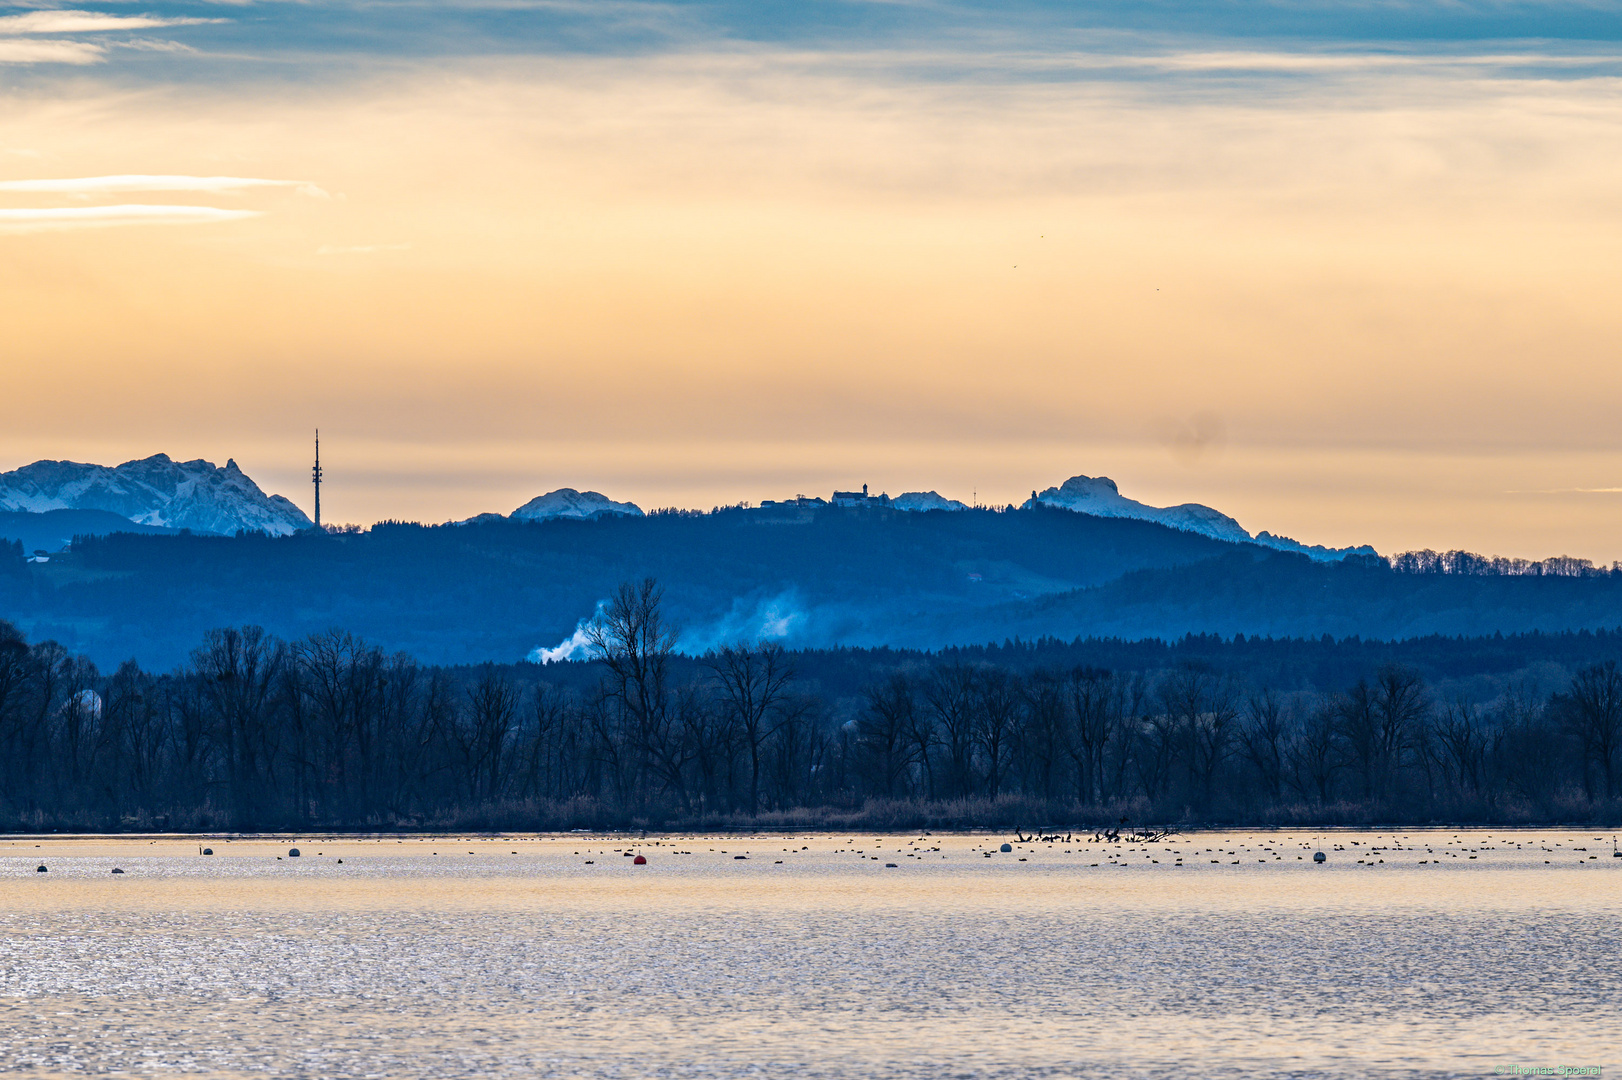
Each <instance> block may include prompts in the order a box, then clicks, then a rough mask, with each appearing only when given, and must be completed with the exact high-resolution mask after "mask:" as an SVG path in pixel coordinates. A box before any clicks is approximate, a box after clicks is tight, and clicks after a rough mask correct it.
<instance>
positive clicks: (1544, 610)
mask: <svg viewBox="0 0 1622 1080" xmlns="http://www.w3.org/2000/svg"><path fill="white" fill-rule="evenodd" d="M1402 566H1403V567H1404V568H1402V569H1393V568H1392V566H1390V565H1388V564H1387V563H1386V562H1385V561H1384V560H1381V559H1378V558H1373V557H1353V558H1351V559H1348V560H1346V561H1345V562H1342V563H1313V562H1311V561H1309V560H1308V559H1307V558H1305V557H1304V556H1299V555H1293V554H1288V553H1280V552H1274V551H1270V550H1268V549H1264V548H1260V547H1257V546H1255V545H1249V544H1232V543H1227V542H1224V541H1219V540H1215V539H1212V538H1209V537H1205V536H1201V535H1197V534H1194V533H1187V532H1180V531H1177V530H1174V529H1170V528H1167V527H1165V526H1162V525H1158V524H1154V523H1151V522H1144V521H1136V520H1131V519H1121V518H1097V517H1090V516H1087V515H1084V514H1077V513H1072V512H1070V511H1066V510H1057V509H1050V508H1041V507H1039V508H1037V509H1033V510H1003V511H991V510H972V511H963V512H956V513H948V512H930V513H897V512H884V511H851V510H839V509H826V510H820V511H816V512H809V513H805V514H803V515H793V514H776V515H774V514H772V513H771V512H767V511H760V510H743V509H723V510H720V511H716V512H713V513H707V514H696V513H656V514H652V515H649V516H648V517H645V518H626V517H605V518H600V519H598V520H587V521H579V520H554V521H543V522H521V521H511V520H491V521H482V522H476V523H472V524H467V525H445V526H420V525H411V524H399V523H383V524H379V525H377V526H374V527H373V528H372V529H370V530H368V531H365V532H355V533H347V534H336V535H327V534H316V533H301V534H297V535H294V536H288V537H279V538H270V537H266V536H262V535H257V534H252V535H241V536H237V537H204V536H187V535H180V536H135V535H112V536H105V537H99V538H92V539H85V540H81V541H79V542H77V543H76V544H75V546H74V548H73V550H72V551H71V552H70V553H68V554H66V555H64V556H55V557H53V558H52V559H51V561H50V562H49V563H45V564H29V565H25V564H23V562H22V561H21V558H20V552H16V551H15V550H14V552H13V553H10V554H8V553H7V552H5V551H0V618H4V619H9V620H11V621H13V622H15V623H16V624H17V625H18V626H19V627H21V628H22V629H23V630H24V631H25V632H26V633H27V634H28V636H29V637H30V638H31V639H32V640H36V641H37V640H44V639H47V638H51V639H55V640H57V641H60V642H61V643H62V644H64V645H65V646H67V647H68V648H69V649H71V650H73V651H75V652H82V653H84V654H86V655H88V656H90V657H91V658H93V659H94V660H96V661H97V662H98V663H101V664H104V665H106V664H114V663H116V662H118V661H121V660H123V659H127V658H132V657H133V658H136V659H138V660H140V661H141V662H142V664H143V665H145V666H148V667H152V668H159V669H162V668H167V667H170V666H173V665H174V664H176V663H178V662H180V661H181V660H183V659H184V658H185V657H186V655H187V654H188V653H189V651H190V650H191V649H192V648H194V647H195V646H196V643H197V642H198V641H199V640H200V639H201V637H202V635H203V634H204V633H205V632H206V631H207V630H209V629H211V628H214V627H219V626H232V625H235V626H241V625H247V624H257V625H261V626H263V627H265V628H266V629H267V630H269V631H270V632H271V633H274V634H276V635H277V636H279V637H282V638H285V639H289V640H293V639H297V638H300V637H302V636H305V635H307V634H310V633H313V632H316V631H320V630H325V629H328V628H330V627H341V628H343V629H345V630H348V631H351V632H353V633H355V634H358V635H360V636H361V637H363V638H365V639H366V640H368V641H370V642H372V643H374V644H377V645H379V646H381V647H383V648H384V649H386V650H389V651H395V650H399V651H405V652H409V653H411V654H412V655H414V656H416V657H418V658H419V659H421V660H423V661H425V662H430V663H449V664H458V663H477V662H482V661H486V660H495V661H515V660H519V659H522V658H523V657H525V656H527V655H529V654H531V652H532V651H533V650H535V649H537V648H538V647H555V646H557V645H558V644H559V643H560V642H563V641H565V640H567V639H568V638H569V637H570V636H571V635H572V634H573V633H574V631H575V628H576V627H577V625H578V624H579V622H580V621H581V620H582V619H585V618H588V617H589V616H590V615H591V614H592V612H593V611H594V609H595V608H596V605H597V603H598V602H599V601H601V600H602V599H603V598H605V597H607V596H609V595H610V594H611V593H612V592H613V590H614V588H615V586H616V585H617V584H618V583H619V582H622V581H626V580H633V579H639V578H641V577H644V576H653V577H655V578H657V579H658V580H659V581H660V583H661V584H662V585H663V586H664V588H665V590H666V594H665V596H666V599H665V604H666V610H667V613H668V615H669V616H670V617H671V619H672V620H673V621H674V622H675V623H676V624H677V625H679V626H681V627H682V638H681V642H680V645H681V648H683V649H684V650H686V651H689V652H702V651H703V650H704V649H706V648H709V647H712V646H715V645H719V644H723V643H727V642H736V641H740V640H754V639H758V638H761V637H769V638H772V639H774V640H779V641H782V642H783V643H784V644H785V645H787V646H789V647H791V648H807V647H812V648H816V647H827V646H834V645H853V646H885V645H888V646H895V647H907V648H939V647H942V646H949V645H959V644H977V643H985V642H988V641H999V642H1000V641H1003V640H1004V639H1008V638H1014V637H1019V638H1023V639H1026V640H1030V639H1034V638H1039V637H1054V638H1059V639H1063V640H1071V639H1075V638H1078V637H1120V638H1126V639H1134V638H1146V637H1162V638H1166V639H1175V638H1180V637H1182V636H1183V635H1185V634H1187V633H1220V634H1223V635H1233V634H1235V633H1243V634H1245V635H1273V636H1291V637H1319V636H1321V635H1323V634H1330V635H1333V636H1335V637H1337V638H1340V637H1346V636H1350V635H1358V636H1361V637H1364V638H1402V637H1412V636H1422V635H1426V634H1468V635H1477V634H1488V635H1490V634H1492V633H1494V632H1502V633H1506V634H1509V633H1517V632H1523V631H1530V630H1539V631H1562V630H1575V629H1583V628H1603V627H1616V626H1622V575H1616V574H1613V573H1611V572H1608V571H1592V570H1589V571H1586V572H1579V573H1574V574H1573V573H1544V574H1527V573H1514V574H1505V573H1502V572H1494V571H1493V570H1492V568H1491V567H1483V566H1481V565H1478V564H1460V565H1459V566H1451V565H1450V566H1446V567H1435V566H1425V567H1419V568H1418V569H1421V570H1438V569H1449V570H1459V569H1464V570H1467V571H1470V572H1462V573H1461V572H1445V573H1444V572H1414V570H1415V567H1413V566H1409V565H1408V564H1402ZM1522 569H1523V570H1524V569H1525V568H1522ZM1574 569H1576V570H1578V571H1581V568H1574ZM1483 571H1485V572H1483Z"/></svg>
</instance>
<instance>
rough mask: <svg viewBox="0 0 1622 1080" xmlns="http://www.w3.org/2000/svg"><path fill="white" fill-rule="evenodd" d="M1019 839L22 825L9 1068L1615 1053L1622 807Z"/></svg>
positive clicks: (489, 1070) (312, 1068)
mask: <svg viewBox="0 0 1622 1080" xmlns="http://www.w3.org/2000/svg"><path fill="white" fill-rule="evenodd" d="M1011 839H1012V838H1010V837H1005V836H1001V835H992V834H989V833H981V834H975V835H970V836H965V835H953V836H939V835H935V836H929V835H922V834H907V835H904V836H883V837H876V836H874V835H872V834H852V833H845V834H838V835H832V836H830V835H816V836H795V837H780V836H750V837H738V836H730V837H650V838H647V839H641V840H638V839H634V838H627V837H620V838H604V837H595V836H594V837H586V836H565V837H540V838H537V837H510V836H509V837H497V838H489V837H482V838H468V837H443V836H441V837H427V838H411V839H405V840H396V839H394V838H392V837H390V838H381V839H376V838H373V839H364V840H363V839H356V838H343V839H339V838H333V837H319V836H317V837H311V836H301V837H279V838H256V839H240V838H239V839H232V840H226V839H205V840H203V841H201V843H203V844H207V845H208V846H211V847H212V848H213V849H214V851H215V852H216V854H214V855H212V856H204V855H201V854H199V851H198V846H199V841H196V840H192V839H188V838H174V837H142V838H129V839H106V838H69V839H61V838H40V837H32V838H12V839H9V840H7V841H4V842H0V1032H4V1033H5V1038H4V1039H3V1040H0V1072H19V1073H23V1074H26V1075H40V1076H48V1075H78V1074H86V1073H90V1074H124V1075H169V1074H197V1075H216V1076H310V1075H320V1076H332V1077H368V1076H376V1077H447V1076H450V1077H455V1076H542V1077H624V1078H634V1077H707V1078H708V1077H717V1078H730V1077H791V1076H792V1077H829V1078H845V1077H880V1078H887V1077H898V1078H899V1077H908V1078H910V1077H918V1078H925V1077H928V1078H935V1077H957V1076H962V1077H968V1076H986V1077H1073V1076H1074V1077H1095V1076H1096V1077H1229V1076H1232V1077H1239V1076H1245V1077H1255V1076H1262V1077H1284V1076H1289V1077H1316V1076H1323V1077H1342V1076H1374V1077H1387V1076H1389V1077H1442V1076H1447V1077H1455V1076H1491V1075H1495V1073H1496V1070H1501V1069H1502V1070H1506V1071H1507V1070H1511V1069H1513V1068H1515V1067H1517V1066H1538V1067H1542V1066H1562V1065H1564V1066H1606V1067H1609V1072H1610V1074H1611V1075H1613V1076H1615V1075H1617V1074H1618V1069H1622V1060H1619V1059H1622V1054H1619V1053H1618V1047H1619V1046H1622V1037H1619V1036H1618V1035H1617V1032H1618V1031H1622V945H1619V943H1618V931H1619V929H1622V918H1619V917H1622V858H1612V856H1611V851H1612V839H1611V837H1610V835H1609V834H1604V835H1601V834H1599V833H1594V832H1446V833H1438V832H1420V831H1415V830H1410V831H1408V832H1399V833H1333V834H1330V833H1312V832H1301V833H1204V834H1191V835H1187V836H1181V837H1173V838H1172V839H1170V840H1168V841H1166V842H1164V843H1159V844H1153V845H1142V844H1097V843H1087V842H1085V840H1084V839H1083V838H1076V840H1075V842H1071V843H1055V844H1045V843H1037V844H1018V845H1016V846H1015V847H1016V849H1015V850H1014V851H1012V852H1009V853H1006V854H1005V853H1002V852H1000V851H998V850H997V848H998V845H1000V843H1002V842H1003V841H1004V840H1011ZM295 844H296V845H297V846H298V847H299V848H300V849H301V852H302V854H301V856H300V857H299V858H297V859H293V858H289V857H287V851H288V848H289V847H290V846H292V845H295ZM1317 850H1322V851H1324V852H1325V853H1326V854H1327V855H1328V857H1329V859H1328V862H1327V863H1325V864H1324V865H1321V866H1319V865H1315V864H1314V863H1313V862H1312V861H1311V855H1312V853H1313V852H1314V851H1317ZM628 852H635V853H640V854H643V855H644V856H645V857H646V858H647V860H648V862H647V864H646V865H644V866H635V865H633V864H632V859H631V858H630V857H628V855H627V853H628ZM740 855H743V856H745V858H741V859H740V858H737V856H740ZM988 855H989V857H988ZM340 859H342V860H343V861H342V862H341V863H340V862H339V861H338V860H340ZM892 863H893V864H895V865H894V866H891V865H889V864H892ZM38 865H46V866H47V867H48V872H46V873H39V872H37V870H36V867H37V866H38ZM115 866H116V867H118V868H120V869H122V870H123V871H124V873H123V874H118V875H115V874H113V873H111V871H112V869H113V868H114V867H115ZM1498 1074H1499V1075H1502V1074H1501V1073H1498Z"/></svg>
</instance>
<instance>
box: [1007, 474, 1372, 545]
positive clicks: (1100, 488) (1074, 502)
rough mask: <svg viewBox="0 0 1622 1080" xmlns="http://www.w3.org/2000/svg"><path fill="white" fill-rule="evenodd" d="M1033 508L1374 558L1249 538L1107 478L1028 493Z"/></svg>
mask: <svg viewBox="0 0 1622 1080" xmlns="http://www.w3.org/2000/svg"><path fill="white" fill-rule="evenodd" d="M1033 503H1041V504H1042V505H1044V506H1057V507H1063V508H1064V509H1066V510H1074V511H1075V512H1077V513H1080V514H1091V515H1093V516H1094V517H1118V518H1137V519H1139V520H1142V521H1154V522H1158V523H1159V524H1161V525H1168V526H1170V527H1171V528H1173V529H1182V530H1183V531H1184V532H1193V533H1201V534H1202V535H1205V536H1210V537H1214V538H1215V539H1217V540H1227V541H1230V542H1233V543H1252V544H1261V545H1262V546H1264V547H1271V548H1277V549H1278V550H1280V551H1295V552H1300V553H1301V554H1303V555H1307V556H1309V557H1310V558H1313V559H1318V560H1321V561H1335V560H1339V559H1343V558H1345V557H1346V556H1347V555H1361V554H1366V555H1373V554H1374V549H1373V548H1371V547H1368V546H1367V545H1364V546H1362V547H1356V548H1326V547H1322V546H1319V545H1311V546H1308V545H1306V544H1301V543H1297V542H1296V541H1294V540H1291V539H1290V538H1289V537H1286V536H1275V535H1273V534H1272V533H1269V532H1261V533H1258V534H1256V535H1255V536H1251V535H1250V533H1249V532H1247V531H1246V530H1245V528H1244V527H1243V526H1241V525H1240V524H1239V522H1237V521H1235V520H1234V519H1233V518H1231V517H1229V516H1228V515H1227V514H1224V513H1222V512H1221V511H1220V510H1213V509H1212V508H1211V507H1209V506H1204V505H1202V504H1200V503H1183V504H1182V505H1180V506H1150V505H1148V504H1147V503H1141V502H1138V501H1137V500H1136V499H1129V498H1127V497H1126V496H1124V495H1122V494H1121V491H1120V488H1118V487H1117V486H1116V484H1115V481H1113V480H1111V479H1110V478H1109V477H1107V476H1072V477H1071V478H1070V479H1068V480H1066V481H1065V482H1064V483H1063V484H1061V485H1059V486H1058V487H1050V488H1048V489H1047V490H1046V491H1043V492H1041V493H1037V492H1032V493H1031V499H1030V500H1029V501H1027V502H1026V503H1025V505H1026V506H1027V507H1029V506H1031V505H1032V504H1033Z"/></svg>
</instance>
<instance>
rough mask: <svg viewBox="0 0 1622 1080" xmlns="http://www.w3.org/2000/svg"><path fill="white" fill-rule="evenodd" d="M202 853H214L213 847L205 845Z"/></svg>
mask: <svg viewBox="0 0 1622 1080" xmlns="http://www.w3.org/2000/svg"><path fill="white" fill-rule="evenodd" d="M203 854H204V855H212V854H214V849H213V848H211V847H206V848H204V849H203Z"/></svg>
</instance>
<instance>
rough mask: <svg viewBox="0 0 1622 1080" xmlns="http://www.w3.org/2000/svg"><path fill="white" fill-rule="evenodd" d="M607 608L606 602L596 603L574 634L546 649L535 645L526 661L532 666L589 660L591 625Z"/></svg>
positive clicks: (576, 627)
mask: <svg viewBox="0 0 1622 1080" xmlns="http://www.w3.org/2000/svg"><path fill="white" fill-rule="evenodd" d="M607 606H608V601H607V600H599V601H597V610H596V611H594V612H592V614H591V617H590V618H588V619H581V620H580V622H579V623H578V624H576V626H575V628H574V633H573V634H570V635H569V636H568V637H566V638H564V639H563V640H562V641H560V642H558V643H557V644H556V645H554V646H553V647H552V648H550V649H548V648H547V647H546V646H544V645H537V646H535V648H533V649H531V650H530V653H529V657H528V660H529V662H530V663H532V664H559V663H562V662H563V661H565V660H590V659H591V624H592V623H594V622H596V621H597V620H598V619H600V618H602V617H603V609H604V608H606V607H607Z"/></svg>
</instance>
